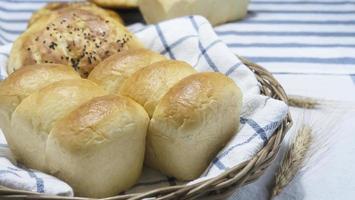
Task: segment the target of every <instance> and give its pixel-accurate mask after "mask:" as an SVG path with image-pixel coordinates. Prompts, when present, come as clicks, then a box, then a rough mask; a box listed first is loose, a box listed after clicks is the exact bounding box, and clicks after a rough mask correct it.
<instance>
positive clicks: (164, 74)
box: [120, 60, 196, 116]
mask: <svg viewBox="0 0 355 200" xmlns="http://www.w3.org/2000/svg"><path fill="white" fill-rule="evenodd" d="M193 73H196V71H195V69H193V68H192V66H191V65H189V64H188V63H186V62H182V61H175V60H167V61H160V62H156V63H153V64H151V65H149V66H147V67H144V68H142V69H140V70H138V71H137V72H135V73H134V74H133V75H132V76H131V77H129V78H128V79H127V80H126V81H125V82H124V83H123V85H122V87H121V89H120V94H121V95H124V96H128V97H130V98H132V99H133V100H135V101H137V102H138V103H139V104H141V105H142V106H143V107H144V108H145V110H146V111H147V112H148V114H149V116H152V115H153V112H154V110H155V106H156V105H157V104H158V102H159V101H160V99H161V98H162V97H163V95H164V94H165V93H166V92H167V91H168V90H169V89H170V88H171V87H172V86H173V85H175V83H177V82H178V81H179V80H181V79H183V78H184V77H186V76H188V75H190V74H193Z"/></svg>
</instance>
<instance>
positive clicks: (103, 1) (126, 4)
mask: <svg viewBox="0 0 355 200" xmlns="http://www.w3.org/2000/svg"><path fill="white" fill-rule="evenodd" d="M90 1H91V2H93V3H95V4H97V5H98V6H102V7H108V8H135V7H137V6H138V0H90Z"/></svg>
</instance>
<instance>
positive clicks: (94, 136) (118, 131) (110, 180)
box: [46, 96, 149, 198]
mask: <svg viewBox="0 0 355 200" xmlns="http://www.w3.org/2000/svg"><path fill="white" fill-rule="evenodd" d="M148 122H149V117H148V114H147V113H146V112H145V110H144V109H143V108H142V107H141V106H140V105H139V104H137V103H136V102H134V101H133V100H131V99H129V98H127V97H123V96H103V97H98V98H95V99H92V100H90V101H89V102H87V103H85V104H83V105H81V106H80V107H79V108H77V109H76V110H74V111H73V112H71V113H70V114H68V115H67V116H65V117H64V118H63V119H61V120H59V121H58V122H56V123H55V125H54V128H53V129H52V131H51V133H50V135H49V137H48V142H47V148H46V160H47V162H48V166H49V170H50V172H51V173H52V174H55V175H56V176H57V177H59V178H60V179H62V180H64V181H66V182H68V183H70V185H71V186H72V187H73V188H74V191H75V193H76V195H77V196H88V197H95V198H101V197H108V196H114V195H117V194H118V193H119V192H121V191H124V190H126V189H128V188H129V187H131V186H132V185H133V184H135V182H136V181H137V180H138V178H139V177H140V174H141V171H142V166H143V160H144V152H145V137H146V131H147V127H148Z"/></svg>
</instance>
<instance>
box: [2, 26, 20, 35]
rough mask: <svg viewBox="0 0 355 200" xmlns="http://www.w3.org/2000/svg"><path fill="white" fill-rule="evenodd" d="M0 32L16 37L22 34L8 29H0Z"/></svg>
mask: <svg viewBox="0 0 355 200" xmlns="http://www.w3.org/2000/svg"><path fill="white" fill-rule="evenodd" d="M0 31H1V32H4V33H8V34H14V35H15V34H16V35H19V34H21V33H22V32H23V30H9V29H4V28H2V27H0Z"/></svg>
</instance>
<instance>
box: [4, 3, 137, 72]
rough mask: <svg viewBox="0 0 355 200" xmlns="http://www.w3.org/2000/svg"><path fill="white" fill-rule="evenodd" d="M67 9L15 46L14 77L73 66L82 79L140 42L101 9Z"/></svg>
mask: <svg viewBox="0 0 355 200" xmlns="http://www.w3.org/2000/svg"><path fill="white" fill-rule="evenodd" d="M95 10H96V11H95V12H93V10H92V6H81V7H80V6H67V7H64V8H61V9H58V10H54V11H52V12H53V13H52V14H50V15H48V16H47V17H44V18H43V19H41V20H39V21H38V22H37V23H34V24H33V25H32V26H31V27H30V28H29V29H27V30H26V31H25V32H24V33H23V34H22V35H21V36H20V37H19V38H18V39H17V40H16V41H15V43H14V45H13V47H12V50H11V53H10V58H9V62H8V68H7V69H8V72H9V74H11V73H12V72H13V71H15V70H16V69H18V68H21V67H22V66H24V65H29V64H36V63H61V64H67V65H71V66H72V67H73V68H74V69H75V70H76V71H78V72H79V73H80V75H81V76H82V77H87V76H88V75H89V73H90V71H91V70H92V69H93V68H94V67H95V66H96V65H97V64H98V63H100V62H101V61H102V60H103V59H105V58H107V57H109V56H110V55H112V54H114V53H116V52H120V51H125V50H127V49H131V48H140V47H141V44H140V42H139V41H138V40H137V39H136V38H135V37H134V36H133V34H131V33H130V32H128V30H126V28H125V27H124V26H123V25H121V24H120V23H119V22H117V20H115V19H114V18H112V17H111V16H110V15H109V14H107V12H106V11H104V10H103V9H100V8H95Z"/></svg>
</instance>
